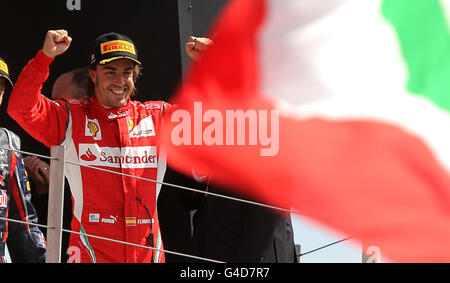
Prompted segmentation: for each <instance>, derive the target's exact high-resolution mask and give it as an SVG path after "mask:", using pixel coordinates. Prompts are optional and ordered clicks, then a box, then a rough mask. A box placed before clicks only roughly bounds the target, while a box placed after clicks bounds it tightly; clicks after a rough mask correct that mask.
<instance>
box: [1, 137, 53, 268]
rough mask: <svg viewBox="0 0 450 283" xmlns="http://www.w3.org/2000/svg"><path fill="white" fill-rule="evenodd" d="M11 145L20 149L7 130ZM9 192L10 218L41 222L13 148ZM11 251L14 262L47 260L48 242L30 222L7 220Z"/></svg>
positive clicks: (19, 158)
mask: <svg viewBox="0 0 450 283" xmlns="http://www.w3.org/2000/svg"><path fill="white" fill-rule="evenodd" d="M8 139H9V140H10V142H9V143H10V146H12V148H13V149H20V141H19V138H18V137H17V136H16V135H14V134H13V133H11V132H8ZM9 155H10V168H11V169H10V170H11V172H10V183H9V186H10V195H11V199H10V201H9V218H11V219H15V220H19V221H23V222H28V223H38V219H37V213H36V210H35V208H34V206H33V204H32V203H31V191H30V185H29V181H28V177H27V174H26V171H25V166H24V164H23V159H22V154H20V153H17V152H13V151H10V152H9ZM8 227H9V228H8V230H9V231H8V238H7V245H8V250H9V253H10V256H11V259H12V261H13V262H16V263H17V262H21V263H44V262H45V256H46V243H45V239H44V234H43V233H42V232H41V230H40V229H39V228H38V227H36V226H34V225H29V224H23V223H16V222H13V221H9V222H8Z"/></svg>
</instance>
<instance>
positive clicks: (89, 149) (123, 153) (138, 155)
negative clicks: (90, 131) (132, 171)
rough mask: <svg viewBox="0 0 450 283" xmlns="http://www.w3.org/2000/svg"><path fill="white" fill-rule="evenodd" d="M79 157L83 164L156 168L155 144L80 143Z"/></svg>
mask: <svg viewBox="0 0 450 283" xmlns="http://www.w3.org/2000/svg"><path fill="white" fill-rule="evenodd" d="M78 152H79V155H80V156H79V158H80V162H81V163H82V164H83V165H90V166H102V167H112V168H157V167H158V158H157V148H156V146H140V147H122V148H119V147H99V146H98V145H97V144H80V145H79V151H78Z"/></svg>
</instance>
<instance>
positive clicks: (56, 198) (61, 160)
mask: <svg viewBox="0 0 450 283" xmlns="http://www.w3.org/2000/svg"><path fill="white" fill-rule="evenodd" d="M0 149H4V150H8V151H14V152H19V153H22V154H27V155H34V156H37V157H40V158H43V159H47V160H50V182H49V197H48V217H47V225H42V224H37V223H31V222H24V221H19V220H15V219H10V218H3V217H0V220H5V221H11V222H17V223H23V224H28V225H32V226H33V225H34V226H37V227H41V228H46V229H47V237H46V240H47V254H46V262H47V263H60V262H61V246H62V245H61V244H62V233H71V234H78V235H83V236H86V237H91V238H97V239H101V240H105V241H110V242H114V243H119V244H123V245H130V246H135V247H139V248H145V249H151V250H154V251H160V252H164V253H167V254H173V255H177V256H182V257H186V258H192V259H197V260H201V261H205V262H212V263H224V262H222V261H219V260H216V259H210V258H204V257H198V256H194V255H189V254H185V253H180V252H176V251H170V250H166V249H158V248H154V247H149V246H144V245H138V244H135V243H130V242H125V241H119V240H115V239H110V238H106V237H102V236H99V235H92V234H87V233H82V232H77V231H72V230H67V229H64V228H63V207H64V182H65V176H64V172H65V166H66V164H71V165H76V166H80V167H87V168H91V169H95V170H99V171H103V172H108V173H111V174H119V175H123V176H126V177H130V178H136V179H140V180H143V181H148V182H152V183H156V184H161V185H166V186H169V187H173V188H176V189H182V190H188V191H192V192H196V193H202V194H204V193H205V191H203V190H198V189H194V188H189V187H185V186H180V185H176V184H170V183H166V182H160V181H157V180H152V179H147V178H143V177H138V176H133V175H129V174H124V173H120V172H116V171H112V170H107V169H103V168H98V167H94V166H89V165H84V164H81V163H77V162H73V161H68V160H66V155H65V147H64V146H54V147H52V148H51V157H48V156H45V155H39V154H35V153H31V152H26V151H21V150H13V149H10V148H5V147H1V146H0ZM208 195H211V196H215V197H220V198H225V199H228V200H233V201H238V202H244V203H247V204H251V205H256V206H261V207H265V208H270V209H274V210H278V211H280V212H285V213H286V212H289V213H293V214H299V215H301V213H299V212H298V211H295V210H290V209H286V208H281V207H276V206H272V205H268V204H264V203H259V202H254V201H249V200H244V199H240V198H235V197H230V196H226V195H220V194H216V193H211V192H208ZM350 239H351V237H349V238H345V239H342V240H339V241H336V242H333V243H330V244H327V245H324V246H322V247H319V248H316V249H313V250H311V251H309V252H305V253H302V254H300V255H298V256H299V257H302V256H305V255H308V254H311V253H313V252H316V251H319V250H322V249H324V248H327V247H330V246H333V245H336V244H338V243H341V242H344V241H348V240H350Z"/></svg>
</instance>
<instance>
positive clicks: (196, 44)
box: [186, 36, 213, 61]
mask: <svg viewBox="0 0 450 283" xmlns="http://www.w3.org/2000/svg"><path fill="white" fill-rule="evenodd" d="M212 44H213V41H212V40H211V39H209V38H206V37H194V36H191V37H189V41H188V42H187V43H186V53H187V54H188V55H189V57H191V59H192V60H194V61H198V60H199V59H200V57H201V55H202V53H203V52H205V51H206V49H208V47H209V46H210V45H212Z"/></svg>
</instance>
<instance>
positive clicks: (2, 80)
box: [0, 78, 6, 104]
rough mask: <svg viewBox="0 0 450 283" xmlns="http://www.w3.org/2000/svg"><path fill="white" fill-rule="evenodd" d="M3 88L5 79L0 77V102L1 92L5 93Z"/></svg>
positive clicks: (0, 101)
mask: <svg viewBox="0 0 450 283" xmlns="http://www.w3.org/2000/svg"><path fill="white" fill-rule="evenodd" d="M5 88H6V80H5V79H4V78H0V104H2V101H3V94H5Z"/></svg>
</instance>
